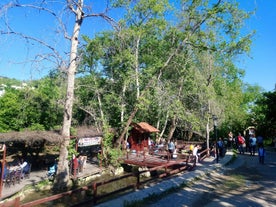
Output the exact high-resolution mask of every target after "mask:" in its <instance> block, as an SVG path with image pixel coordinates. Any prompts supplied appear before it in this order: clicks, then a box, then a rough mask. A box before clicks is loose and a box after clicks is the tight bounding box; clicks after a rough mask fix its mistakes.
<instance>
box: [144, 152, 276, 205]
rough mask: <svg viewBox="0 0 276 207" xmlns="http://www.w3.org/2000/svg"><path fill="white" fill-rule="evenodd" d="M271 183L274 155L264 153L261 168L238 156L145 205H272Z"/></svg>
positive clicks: (275, 199)
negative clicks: (223, 165) (179, 188)
mask: <svg viewBox="0 0 276 207" xmlns="http://www.w3.org/2000/svg"><path fill="white" fill-rule="evenodd" d="M275 181H276V152H272V151H270V152H267V156H266V160H265V164H264V165H262V164H260V163H259V162H258V156H250V155H249V154H245V155H238V157H237V159H236V160H235V162H233V163H232V164H230V165H228V166H225V167H223V168H221V169H219V170H217V171H216V172H213V173H211V174H208V175H206V176H204V177H202V178H200V179H199V180H197V181H195V182H194V183H192V184H190V185H189V186H187V187H185V188H183V189H182V190H180V191H178V192H176V193H173V194H169V195H168V196H166V197H164V198H163V199H160V200H159V201H157V202H154V203H152V204H149V205H145V206H150V207H154V206H156V207H157V206H158V207H162V206H175V207H180V206H182V207H184V206H189V207H190V206H195V207H199V206H206V207H217V206H254V207H258V206H266V207H269V206H275V203H276V194H275V192H276V182H275Z"/></svg>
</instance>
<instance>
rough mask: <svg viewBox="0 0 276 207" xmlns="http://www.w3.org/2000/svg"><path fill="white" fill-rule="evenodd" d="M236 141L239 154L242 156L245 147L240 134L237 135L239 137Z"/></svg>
mask: <svg viewBox="0 0 276 207" xmlns="http://www.w3.org/2000/svg"><path fill="white" fill-rule="evenodd" d="M237 141H238V149H239V152H240V154H244V148H245V147H246V144H245V139H244V137H243V136H242V135H241V133H239V135H238V137H237Z"/></svg>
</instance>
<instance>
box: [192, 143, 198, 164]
mask: <svg viewBox="0 0 276 207" xmlns="http://www.w3.org/2000/svg"><path fill="white" fill-rule="evenodd" d="M193 156H195V158H196V163H198V145H197V144H196V145H195V146H194V149H193Z"/></svg>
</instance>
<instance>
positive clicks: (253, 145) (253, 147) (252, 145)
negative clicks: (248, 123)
mask: <svg viewBox="0 0 276 207" xmlns="http://www.w3.org/2000/svg"><path fill="white" fill-rule="evenodd" d="M256 144H257V139H256V137H255V135H254V134H252V135H251V136H250V138H249V147H250V155H251V156H255V153H256Z"/></svg>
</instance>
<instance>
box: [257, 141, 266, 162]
mask: <svg viewBox="0 0 276 207" xmlns="http://www.w3.org/2000/svg"><path fill="white" fill-rule="evenodd" d="M258 154H259V163H261V164H264V158H265V149H264V147H263V145H260V146H259V149H258Z"/></svg>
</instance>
